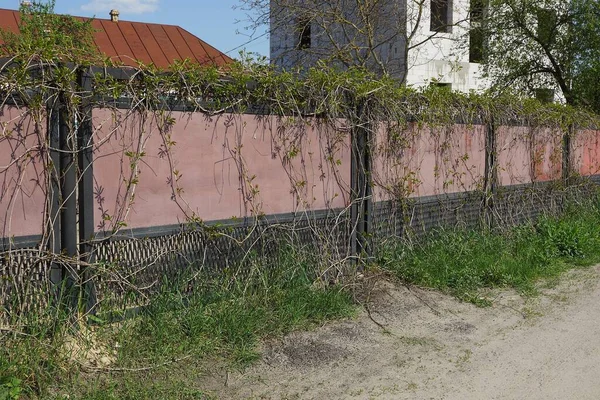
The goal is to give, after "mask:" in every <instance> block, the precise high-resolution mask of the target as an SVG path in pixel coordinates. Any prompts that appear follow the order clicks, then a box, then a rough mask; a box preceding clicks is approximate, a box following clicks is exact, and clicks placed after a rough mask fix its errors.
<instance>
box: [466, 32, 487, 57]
mask: <svg viewBox="0 0 600 400" xmlns="http://www.w3.org/2000/svg"><path fill="white" fill-rule="evenodd" d="M483 46H484V40H483V30H482V29H481V28H471V31H470V32H469V62H472V63H480V62H482V61H483Z"/></svg>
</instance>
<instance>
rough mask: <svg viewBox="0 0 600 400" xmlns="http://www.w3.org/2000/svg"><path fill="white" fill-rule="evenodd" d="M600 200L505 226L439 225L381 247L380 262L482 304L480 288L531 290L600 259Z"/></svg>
mask: <svg viewBox="0 0 600 400" xmlns="http://www.w3.org/2000/svg"><path fill="white" fill-rule="evenodd" d="M599 204H600V203H598V202H597V201H596V202H592V201H590V202H589V203H585V204H582V205H573V206H571V207H569V208H568V209H567V210H566V212H565V213H564V214H563V215H562V216H558V217H553V216H543V217H541V218H540V219H539V220H538V221H536V222H533V223H529V224H525V225H522V226H519V227H515V228H512V229H509V230H505V231H490V230H488V231H476V230H464V229H440V230H437V231H435V232H432V233H431V234H429V235H426V237H425V238H423V239H421V240H419V241H417V242H416V243H408V242H401V243H396V244H394V245H392V246H388V247H386V248H385V249H382V250H381V251H380V253H379V256H378V262H379V265H380V266H382V267H383V268H385V269H387V270H389V271H391V272H393V273H394V274H395V275H396V276H397V277H399V278H400V279H402V280H404V281H406V282H409V283H413V284H416V285H420V286H426V287H431V288H435V289H438V290H441V291H444V292H447V293H451V294H453V295H455V296H456V297H458V298H460V299H462V300H467V301H472V302H475V303H480V304H481V305H485V304H486V303H487V301H486V300H485V299H483V300H482V298H481V297H480V296H479V295H478V292H479V291H480V290H481V289H487V288H498V287H513V288H516V289H518V290H520V291H521V292H524V293H532V292H533V291H534V288H535V283H536V281H538V280H539V279H542V278H552V277H556V276H557V275H559V274H560V273H561V272H563V271H565V270H567V269H569V268H572V267H574V266H588V265H592V264H595V263H598V262H600V205H599Z"/></svg>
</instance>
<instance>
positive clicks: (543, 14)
mask: <svg viewBox="0 0 600 400" xmlns="http://www.w3.org/2000/svg"><path fill="white" fill-rule="evenodd" d="M557 19H558V17H557V15H556V11H555V10H548V9H544V8H540V9H539V10H537V23H538V25H537V35H538V38H539V40H540V41H541V42H542V43H544V44H551V43H552V42H553V40H554V37H555V36H556V32H555V29H556V25H557V22H558V21H557Z"/></svg>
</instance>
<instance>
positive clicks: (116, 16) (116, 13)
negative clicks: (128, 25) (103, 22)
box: [109, 10, 119, 22]
mask: <svg viewBox="0 0 600 400" xmlns="http://www.w3.org/2000/svg"><path fill="white" fill-rule="evenodd" d="M109 15H110V20H111V21H112V22H119V10H110V13H109Z"/></svg>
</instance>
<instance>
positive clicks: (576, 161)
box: [572, 130, 600, 176]
mask: <svg viewBox="0 0 600 400" xmlns="http://www.w3.org/2000/svg"><path fill="white" fill-rule="evenodd" d="M572 161H573V168H574V169H575V170H576V171H578V172H579V173H580V174H581V175H584V176H586V175H596V174H600V130H583V131H579V132H577V134H576V135H575V139H574V140H573V147H572Z"/></svg>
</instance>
